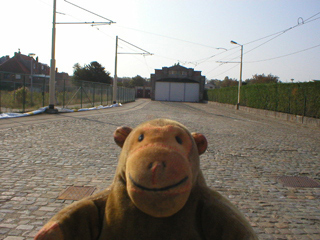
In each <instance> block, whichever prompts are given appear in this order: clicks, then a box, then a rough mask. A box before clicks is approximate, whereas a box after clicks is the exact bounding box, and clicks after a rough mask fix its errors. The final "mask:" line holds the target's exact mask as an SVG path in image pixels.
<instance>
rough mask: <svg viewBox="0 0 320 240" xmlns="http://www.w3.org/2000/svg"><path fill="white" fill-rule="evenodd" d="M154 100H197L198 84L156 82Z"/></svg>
mask: <svg viewBox="0 0 320 240" xmlns="http://www.w3.org/2000/svg"><path fill="white" fill-rule="evenodd" d="M155 100H157V101H174V102H199V84H198V83H175V82H156V89H155Z"/></svg>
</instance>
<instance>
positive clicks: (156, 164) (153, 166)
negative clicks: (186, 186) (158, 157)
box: [148, 161, 167, 172]
mask: <svg viewBox="0 0 320 240" xmlns="http://www.w3.org/2000/svg"><path fill="white" fill-rule="evenodd" d="M166 167H167V164H166V162H164V161H156V162H151V163H150V164H149V165H148V169H150V170H151V171H152V172H155V171H156V170H157V169H164V168H166Z"/></svg>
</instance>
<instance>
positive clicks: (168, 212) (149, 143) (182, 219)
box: [35, 119, 257, 240]
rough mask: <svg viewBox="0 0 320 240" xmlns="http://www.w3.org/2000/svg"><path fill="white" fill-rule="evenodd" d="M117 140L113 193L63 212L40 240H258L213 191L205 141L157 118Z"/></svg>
mask: <svg viewBox="0 0 320 240" xmlns="http://www.w3.org/2000/svg"><path fill="white" fill-rule="evenodd" d="M114 139H115V142H116V143H117V144H118V145H119V146H120V147H122V151H121V154H120V157H119V163H118V167H117V170H116V175H115V178H114V181H113V184H112V185H111V187H110V189H107V190H105V191H103V192H101V193H99V194H97V195H95V196H92V197H89V198H86V199H83V200H80V201H79V202H76V203H73V204H72V205H70V206H68V207H66V208H65V209H63V210H61V211H60V212H59V213H58V214H57V215H56V216H54V217H53V218H52V219H51V220H50V221H49V222H48V223H47V224H46V225H45V226H44V227H43V228H42V229H41V230H40V232H39V233H38V235H37V236H36V237H35V239H36V240H51V239H57V240H69V239H84V240H85V239H88V240H89V239H98V240H105V239H257V237H256V235H255V233H254V232H253V230H252V228H251V227H250V225H249V223H248V222H247V220H246V219H245V218H244V217H243V215H242V214H241V213H240V212H239V211H238V210H237V209H236V208H235V207H234V206H233V205H232V204H231V203H230V202H229V201H228V200H227V199H225V198H224V197H222V196H221V195H220V194H219V193H217V192H215V191H213V190H211V189H209V188H208V187H207V186H206V183H205V180H204V178H203V175H202V173H201V170H200V168H199V155H200V154H202V153H204V152H205V150H206V148H207V140H206V138H205V137H204V136H203V135H202V134H199V133H192V134H190V133H189V131H188V130H187V129H186V128H185V127H184V126H183V125H181V124H180V123H177V122H174V121H171V120H166V119H156V120H152V121H149V122H146V123H143V124H141V125H139V126H138V127H137V128H135V129H133V130H132V129H131V128H128V127H122V128H118V129H117V130H116V131H115V133H114Z"/></svg>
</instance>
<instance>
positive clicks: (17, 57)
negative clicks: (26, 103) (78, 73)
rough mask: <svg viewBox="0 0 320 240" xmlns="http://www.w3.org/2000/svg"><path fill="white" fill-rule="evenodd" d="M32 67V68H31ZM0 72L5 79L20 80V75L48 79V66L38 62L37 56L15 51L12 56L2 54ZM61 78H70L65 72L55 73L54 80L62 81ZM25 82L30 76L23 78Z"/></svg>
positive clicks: (35, 78) (34, 78)
mask: <svg viewBox="0 0 320 240" xmlns="http://www.w3.org/2000/svg"><path fill="white" fill-rule="evenodd" d="M31 69H32V70H31ZM0 72H2V73H3V75H4V77H3V79H4V80H5V81H20V82H21V81H22V76H21V75H29V76H31V74H32V76H33V80H34V81H37V80H40V79H42V80H43V79H48V78H49V74H50V67H49V66H48V65H47V64H44V63H40V62H39V58H38V57H37V58H36V59H34V58H33V57H30V56H27V55H24V54H21V53H20V51H19V52H15V53H14V56H13V57H12V58H10V57H9V56H4V57H1V58H0ZM63 79H70V76H69V74H67V73H58V72H57V74H56V81H57V83H58V84H59V82H62V80H63ZM25 80H26V82H27V83H29V82H30V78H29V77H27V78H25Z"/></svg>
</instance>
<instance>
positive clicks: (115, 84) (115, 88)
mask: <svg viewBox="0 0 320 240" xmlns="http://www.w3.org/2000/svg"><path fill="white" fill-rule="evenodd" d="M118 40H121V41H123V42H125V43H126V44H129V45H131V46H133V47H135V48H137V49H139V50H141V51H143V53H130V52H122V53H118ZM118 54H138V55H144V56H145V55H153V54H152V53H150V52H148V51H146V50H143V49H142V48H139V47H137V46H135V45H133V44H132V43H129V42H127V41H125V40H123V39H121V38H118V36H116V56H115V64H114V68H115V69H114V78H113V96H112V98H113V99H112V100H113V104H115V103H116V102H117V81H118V76H117V65H118Z"/></svg>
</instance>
